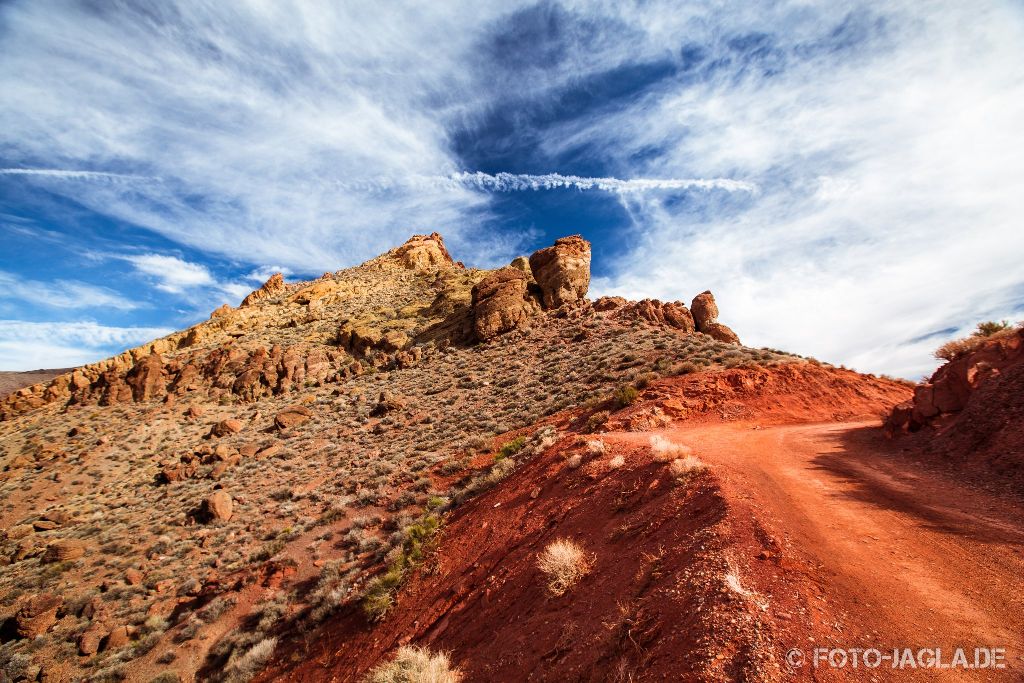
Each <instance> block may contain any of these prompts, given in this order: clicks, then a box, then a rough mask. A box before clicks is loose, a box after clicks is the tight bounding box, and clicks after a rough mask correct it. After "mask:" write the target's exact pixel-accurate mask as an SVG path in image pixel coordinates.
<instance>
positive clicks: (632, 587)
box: [261, 364, 909, 681]
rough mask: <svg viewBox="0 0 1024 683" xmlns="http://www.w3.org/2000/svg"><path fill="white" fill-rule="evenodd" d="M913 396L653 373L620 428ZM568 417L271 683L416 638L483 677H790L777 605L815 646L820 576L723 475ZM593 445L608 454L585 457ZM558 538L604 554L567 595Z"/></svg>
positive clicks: (297, 652) (814, 412)
mask: <svg viewBox="0 0 1024 683" xmlns="http://www.w3.org/2000/svg"><path fill="white" fill-rule="evenodd" d="M908 393H909V390H908V389H907V388H906V387H904V386H903V385H900V384H896V383H893V382H888V381H885V380H880V379H875V378H870V377H863V376H859V375H856V374H855V373H852V372H849V371H844V370H836V369H829V368H824V367H817V366H813V365H809V364H799V365H791V366H781V367H776V368H771V369H762V368H756V369H736V370H728V371H723V372H718V373H708V374H695V375H688V376H683V377H678V378H672V379H669V380H664V381H660V382H657V383H655V384H653V385H652V386H651V387H649V388H647V389H646V390H645V391H644V392H643V394H642V396H641V401H640V402H638V404H636V405H634V406H632V407H630V408H629V409H627V410H625V411H622V412H621V413H618V414H615V415H613V416H612V419H611V420H609V423H608V425H609V428H611V429H616V430H622V429H625V430H630V429H632V430H633V431H634V432H636V431H642V430H644V429H646V428H647V424H648V423H652V422H658V423H661V424H667V423H668V422H669V421H670V420H671V418H676V419H679V418H683V417H685V418H687V424H691V423H692V424H699V423H701V422H716V421H717V422H721V421H723V420H729V419H730V418H732V417H735V416H743V417H747V418H750V417H758V418H761V419H763V421H764V422H765V423H766V424H767V423H772V422H793V421H798V420H809V421H821V420H832V419H842V418H846V417H851V416H864V415H877V414H880V413H881V412H884V411H886V410H887V409H888V408H890V407H891V406H892V405H894V404H895V403H897V402H898V401H900V400H902V399H904V398H906V396H907V394H908ZM670 416H671V417H670ZM560 418H561V419H560V421H559V422H558V423H557V426H558V427H559V429H560V430H561V431H563V432H564V433H565V436H563V438H562V439H560V441H559V442H557V443H556V444H555V445H554V446H553V447H551V448H550V449H549V450H547V451H546V452H544V453H543V454H541V455H539V456H537V457H535V458H534V459H533V460H532V461H530V462H527V463H525V464H523V465H520V467H519V468H518V469H517V470H516V471H515V472H513V474H512V475H511V476H510V477H509V478H508V479H506V480H505V481H503V482H502V483H501V484H499V485H498V486H497V487H495V488H494V489H492V490H490V491H488V492H486V493H484V494H481V495H479V496H478V497H476V498H474V499H472V500H470V501H469V502H467V503H466V504H464V505H462V506H461V507H459V508H457V509H456V510H455V511H453V512H452V513H450V514H449V515H448V517H447V518H446V520H445V525H444V527H443V531H442V534H441V537H440V539H439V541H438V543H437V546H436V549H435V551H434V552H433V553H432V554H431V555H430V557H429V559H428V560H427V561H426V562H425V563H424V565H423V566H422V567H421V568H420V569H419V570H418V571H416V572H415V573H413V574H412V575H411V576H410V577H409V579H408V580H407V581H406V583H405V585H404V586H403V588H402V590H401V592H400V594H399V596H398V599H397V603H396V605H395V607H394V608H393V609H392V611H391V612H390V613H389V615H388V616H387V617H386V618H385V619H384V621H383V622H382V623H380V624H369V623H367V621H366V620H365V618H364V617H363V616H362V614H361V613H360V612H359V610H358V609H357V607H355V606H351V607H349V608H346V609H344V610H343V611H341V612H340V613H339V614H337V615H336V616H335V617H334V618H332V619H331V620H329V621H328V622H327V623H326V624H325V625H324V627H323V628H322V629H321V630H320V632H319V633H316V634H313V635H311V636H307V637H306V638H304V639H302V640H301V641H300V640H298V639H293V640H291V641H287V640H286V641H284V642H282V644H281V645H280V646H279V648H278V651H277V653H276V655H275V661H274V662H272V664H271V666H270V668H269V669H268V671H266V672H265V673H264V674H263V675H262V676H261V680H268V681H269V680H282V679H287V680H307V681H314V680H315V681H323V680H336V681H356V680H360V679H361V678H362V677H363V676H365V674H366V672H367V671H368V670H369V669H370V668H372V667H373V666H374V665H375V664H377V663H378V662H380V661H382V660H383V659H385V658H386V657H388V656H389V655H390V654H391V653H392V652H393V650H394V649H395V648H396V647H397V646H399V645H401V644H404V643H409V642H412V643H415V644H419V645H424V646H428V647H430V648H432V649H434V650H446V651H449V652H450V653H451V656H452V659H453V661H454V663H456V664H457V665H458V666H459V667H460V668H461V669H462V671H463V672H464V673H465V674H466V680H471V681H522V680H545V681H587V680H611V681H637V680H692V681H723V680H730V681H731V680H750V681H758V680H763V681H781V680H791V678H792V676H793V673H792V672H789V671H787V670H785V669H784V667H783V665H782V662H781V660H780V658H779V655H778V648H777V644H778V642H779V634H778V632H777V631H778V628H779V627H778V626H777V624H778V623H782V622H780V621H779V617H777V615H783V617H781V618H782V619H787V621H786V622H785V625H784V627H783V628H784V629H785V631H786V640H787V641H788V642H795V641H800V642H805V641H807V640H808V638H809V637H810V634H811V633H812V632H815V631H817V630H818V629H819V628H820V624H818V621H819V620H820V619H819V616H818V615H817V614H816V613H815V612H814V611H813V610H812V609H811V605H810V604H809V602H810V600H811V597H810V596H812V595H815V594H816V591H815V590H814V586H813V584H812V582H811V581H810V580H809V579H808V578H807V577H806V575H805V574H804V573H801V572H798V573H796V574H793V573H792V572H791V571H790V569H791V568H790V567H789V565H788V564H787V561H786V560H785V559H784V558H783V557H781V554H780V550H781V547H780V541H779V539H778V538H777V537H776V536H774V535H773V534H771V533H768V532H766V531H765V529H764V528H763V527H762V526H761V525H760V524H759V523H758V521H757V519H756V518H755V516H754V515H751V514H749V513H748V511H747V510H746V508H744V512H743V514H735V513H734V512H733V506H732V504H731V503H730V501H729V500H727V499H726V498H725V497H724V496H723V494H722V489H721V487H720V484H719V481H718V480H717V478H716V474H715V471H714V469H713V468H712V470H710V471H703V472H700V473H698V474H693V475H690V476H689V477H684V478H683V479H680V480H677V479H676V477H674V476H673V475H672V474H670V470H669V467H668V465H666V464H663V463H658V462H655V460H654V458H653V456H652V453H651V449H650V448H649V447H648V446H647V445H646V440H645V439H644V438H642V437H641V435H637V437H638V438H637V442H636V443H633V442H632V440H630V439H623V438H621V437H618V438H617V437H616V436H615V435H614V434H607V435H597V436H589V435H587V436H584V435H582V434H579V433H578V432H577V431H576V430H577V429H578V427H577V425H579V424H580V423H582V422H584V421H585V419H584V418H586V414H581V413H579V412H577V413H572V414H566V415H562V416H560ZM743 429H748V430H749V425H748V426H744V427H743ZM620 433H621V432H620ZM594 438H600V439H602V440H604V441H605V442H606V445H607V452H606V453H604V454H594V455H591V454H588V451H587V448H586V444H585V441H586V440H587V439H594ZM576 454H581V455H583V462H582V464H581V465H580V466H578V467H573V466H572V464H571V462H570V460H569V458H570V457H571V456H572V455H576ZM616 456H621V457H622V460H623V463H622V464H621V465H620V466H617V467H616V466H615V465H616V463H615V462H613V459H614V458H616ZM557 538H571V539H574V540H575V541H577V542H578V543H579V544H581V545H582V546H583V547H585V548H586V549H587V551H588V552H589V553H592V554H593V558H594V569H593V571H592V572H591V573H590V575H589V576H587V577H586V578H584V579H583V581H582V582H581V583H580V584H579V585H578V586H576V587H575V588H574V589H573V590H572V591H570V592H569V593H568V594H566V595H564V596H562V597H553V596H551V595H550V594H549V593H548V592H547V590H546V588H545V582H544V578H543V576H542V575H541V573H540V571H539V570H538V569H537V567H536V558H537V554H538V552H540V551H541V550H542V549H543V548H544V547H545V546H546V545H547V544H548V543H549V542H551V541H553V540H555V539H557ZM769 598H770V603H771V606H772V610H773V615H775V616H772V618H768V615H767V613H766V605H767V603H768V601H769ZM797 614H799V615H803V616H802V618H800V619H792V620H788V617H786V616H785V615H797ZM826 680H827V679H826Z"/></svg>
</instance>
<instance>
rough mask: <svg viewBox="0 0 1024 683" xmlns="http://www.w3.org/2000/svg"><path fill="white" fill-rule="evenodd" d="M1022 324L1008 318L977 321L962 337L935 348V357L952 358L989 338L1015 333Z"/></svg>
mask: <svg viewBox="0 0 1024 683" xmlns="http://www.w3.org/2000/svg"><path fill="white" fill-rule="evenodd" d="M1021 327H1022V325H1021V324H1020V323H1018V324H1016V325H1015V324H1013V323H1011V322H1010V321H1009V320H1003V321H1000V322H995V321H991V320H990V321H987V322H982V323H978V326H977V329H975V331H974V332H972V333H971V334H970V335H969V336H967V337H964V338H963V339H953V340H951V341H948V342H946V343H945V344H943V345H942V346H940V347H939V348H937V349H935V354H934V355H935V357H936V358H938V359H939V360H954V359H956V358H960V357H961V356H965V355H967V354H968V353H970V352H972V351H974V350H975V349H977V348H978V347H979V346H981V345H982V344H984V343H985V342H986V341H988V340H990V339H1001V338H1003V337H1009V336H1011V335H1014V334H1016V333H1017V331H1018V330H1020V329H1021Z"/></svg>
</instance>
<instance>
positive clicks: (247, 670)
mask: <svg viewBox="0 0 1024 683" xmlns="http://www.w3.org/2000/svg"><path fill="white" fill-rule="evenodd" d="M275 647H277V638H264V639H263V640H261V641H259V642H258V643H256V644H255V645H253V646H252V647H251V648H249V649H248V650H247V651H245V653H244V654H240V655H239V654H238V653H237V652H236V653H234V654H232V655H231V658H230V659H229V660H228V663H227V665H226V666H225V667H224V672H223V678H222V679H221V680H223V681H225V682H226V683H242V681H247V680H249V679H250V678H252V677H253V676H254V675H255V674H256V673H257V672H258V671H259V670H260V669H261V668H262V667H263V664H264V663H266V661H267V660H268V659H270V656H271V655H272V654H274V648H275Z"/></svg>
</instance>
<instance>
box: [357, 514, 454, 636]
mask: <svg viewBox="0 0 1024 683" xmlns="http://www.w3.org/2000/svg"><path fill="white" fill-rule="evenodd" d="M440 526H441V519H440V518H439V517H438V516H437V515H433V514H426V515H424V516H423V517H421V518H420V520H419V521H418V522H416V523H414V524H410V525H409V526H407V527H406V528H405V529H404V530H403V532H402V535H403V537H404V538H403V540H402V544H401V547H400V549H399V551H398V552H397V553H395V555H394V557H393V558H391V561H390V563H389V565H388V569H387V571H385V572H384V573H383V574H381V575H379V576H377V577H376V578H375V579H373V580H372V581H371V582H370V585H369V586H368V587H367V589H366V592H365V593H364V595H363V601H362V606H363V613H364V614H366V616H367V617H369V618H370V619H372V620H374V621H379V620H380V619H382V618H383V617H384V615H385V614H387V612H388V610H389V609H391V605H392V604H393V603H394V595H395V592H396V591H397V590H398V588H399V587H400V586H401V584H402V579H403V578H404V577H405V572H406V570H407V569H409V568H412V567H414V566H416V565H417V564H419V563H420V562H421V561H422V560H423V552H424V550H425V548H426V545H427V544H428V543H429V542H430V540H431V539H432V538H433V536H434V534H436V533H437V530H438V528H439V527H440Z"/></svg>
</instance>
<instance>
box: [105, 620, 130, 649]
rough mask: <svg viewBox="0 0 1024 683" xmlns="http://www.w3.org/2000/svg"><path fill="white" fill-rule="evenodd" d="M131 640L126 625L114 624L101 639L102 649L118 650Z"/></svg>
mask: <svg viewBox="0 0 1024 683" xmlns="http://www.w3.org/2000/svg"><path fill="white" fill-rule="evenodd" d="M130 642H131V636H130V635H129V633H128V627H127V626H115V627H114V628H113V629H111V631H110V633H108V634H107V637H106V639H105V640H104V641H103V650H104V651H107V650H120V649H121V648H122V647H124V646H125V645H127V644H128V643H130Z"/></svg>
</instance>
